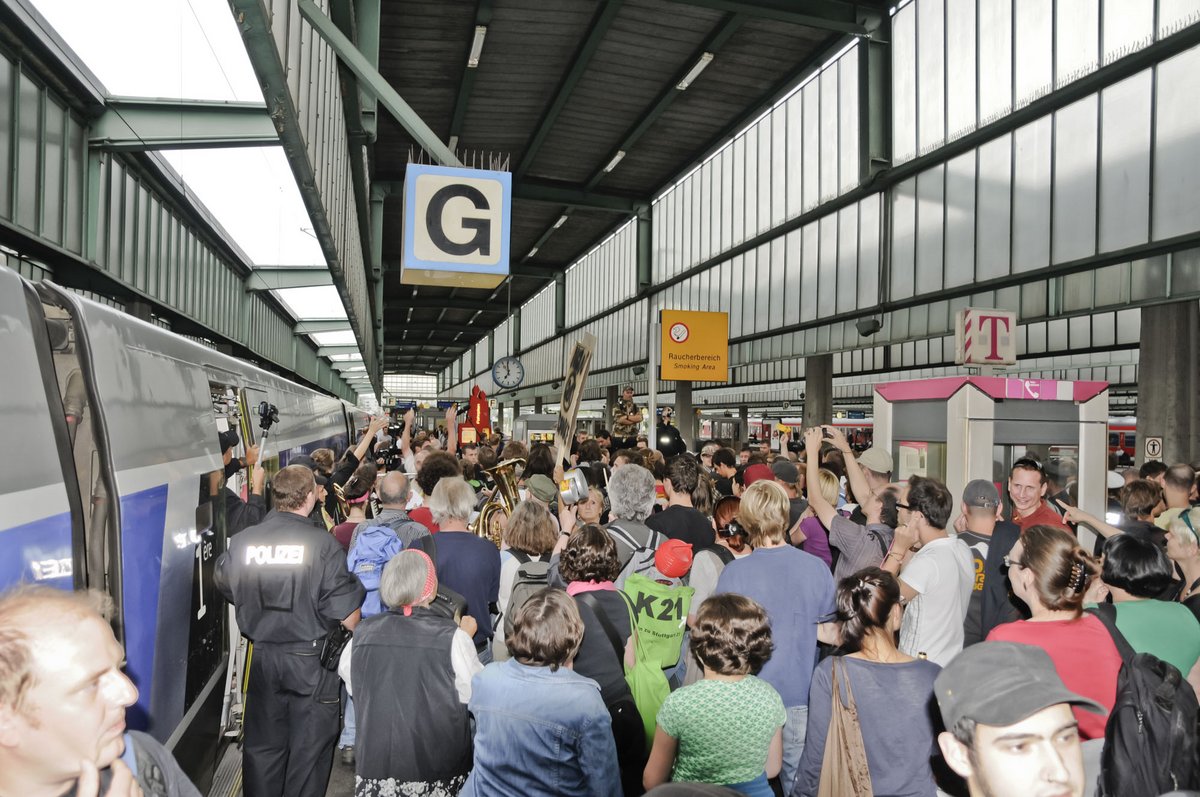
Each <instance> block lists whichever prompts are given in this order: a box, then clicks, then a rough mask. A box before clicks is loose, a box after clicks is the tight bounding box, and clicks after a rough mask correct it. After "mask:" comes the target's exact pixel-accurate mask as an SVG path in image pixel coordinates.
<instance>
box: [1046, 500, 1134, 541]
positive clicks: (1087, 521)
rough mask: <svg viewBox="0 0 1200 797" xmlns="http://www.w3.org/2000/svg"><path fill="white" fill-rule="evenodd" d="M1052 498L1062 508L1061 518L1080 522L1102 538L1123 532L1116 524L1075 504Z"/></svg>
mask: <svg viewBox="0 0 1200 797" xmlns="http://www.w3.org/2000/svg"><path fill="white" fill-rule="evenodd" d="M1054 500H1055V502H1056V503H1057V504H1058V505H1059V506H1061V507H1062V508H1063V520H1065V521H1067V522H1068V523H1082V524H1083V525H1085V526H1087V527H1088V528H1090V529H1093V530H1094V531H1095V532H1096V533H1097V534H1099V535H1100V536H1101V537H1104V538H1108V537H1114V536H1116V535H1117V534H1124V532H1123V531H1121V530H1120V529H1119V528H1117V527H1116V526H1113V525H1110V524H1108V523H1105V522H1104V521H1103V520H1101V519H1100V518H1098V517H1096V516H1095V515H1093V514H1091V513H1090V512H1084V511H1083V510H1082V509H1080V508H1079V507H1077V506H1071V505H1070V504H1064V503H1063V502H1062V501H1060V500H1059V499H1057V498H1056V499H1054Z"/></svg>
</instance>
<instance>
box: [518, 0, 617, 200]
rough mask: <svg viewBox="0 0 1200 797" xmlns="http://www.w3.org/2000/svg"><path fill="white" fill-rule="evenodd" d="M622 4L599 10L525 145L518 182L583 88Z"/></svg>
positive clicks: (612, 0)
mask: <svg viewBox="0 0 1200 797" xmlns="http://www.w3.org/2000/svg"><path fill="white" fill-rule="evenodd" d="M621 3H622V0H608V2H605V3H601V4H600V7H599V8H598V9H596V15H595V16H594V17H592V24H591V25H590V26H589V27H588V32H587V36H586V37H584V40H583V41H582V42H581V43H580V45H579V49H578V50H576V51H575V57H574V58H573V59H572V60H571V68H570V69H568V70H567V73H566V74H565V75H563V78H562V81H560V82H559V84H558V90H557V91H556V92H555V93H554V99H553V100H551V101H550V105H549V106H548V107H547V108H546V112H545V113H544V114H542V118H541V120H540V121H539V122H538V126H537V128H536V129H535V130H534V131H533V135H532V136H531V137H530V138H529V142H528V143H527V144H526V145H525V150H524V152H523V153H522V154H521V163H520V164H519V165H518V166H517V168H516V169H514V170H513V177H514V178H515V179H516V180H519V179H520V178H521V177H522V176H523V175H524V174H525V172H527V171H528V170H529V167H530V166H532V165H533V161H534V159H535V158H536V157H537V153H538V150H540V149H541V148H542V144H544V143H545V142H546V137H547V136H549V135H550V129H551V128H552V127H554V123H555V121H557V120H558V116H559V114H560V113H562V110H563V108H565V107H566V105H567V101H568V100H570V99H571V93H572V92H573V91H574V90H575V87H576V86H577V85H579V81H580V80H582V79H583V75H584V73H585V72H587V68H588V64H590V63H591V61H592V56H593V55H595V54H596V50H597V49H599V47H600V42H602V41H604V36H605V34H607V33H608V29H609V27H611V26H612V23H613V20H615V19H616V18H617V13H618V12H619V11H620V10H621Z"/></svg>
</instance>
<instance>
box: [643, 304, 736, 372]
mask: <svg viewBox="0 0 1200 797" xmlns="http://www.w3.org/2000/svg"><path fill="white" fill-rule="evenodd" d="M659 321H660V325H661V326H662V342H661V346H662V360H661V362H662V365H661V368H660V377H661V378H662V379H664V380H668V381H682V382H728V381H729V313H701V312H695V311H692V310H663V311H662V313H661V315H660V317H659Z"/></svg>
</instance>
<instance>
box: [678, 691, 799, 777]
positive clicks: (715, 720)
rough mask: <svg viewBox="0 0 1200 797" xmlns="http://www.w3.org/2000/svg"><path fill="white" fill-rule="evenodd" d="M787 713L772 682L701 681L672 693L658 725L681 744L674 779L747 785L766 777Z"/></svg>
mask: <svg viewBox="0 0 1200 797" xmlns="http://www.w3.org/2000/svg"><path fill="white" fill-rule="evenodd" d="M786 719H787V711H786V710H785V709H784V707H783V700H782V699H781V698H780V697H779V693H778V692H776V691H775V688H774V687H772V686H771V685H770V684H769V683H767V682H766V681H764V680H762V679H761V678H757V677H755V676H753V675H747V676H746V677H745V678H743V679H742V680H740V681H715V680H705V681H697V682H696V683H694V684H691V685H690V686H685V687H682V688H680V689H677V690H676V691H674V692H672V693H671V696H670V697H668V698H667V700H666V702H665V703H663V706H662V708H661V709H660V710H659V712H658V725H659V727H660V728H662V729H663V731H665V732H666V733H667V734H669V735H671V736H673V737H674V738H676V739H678V740H679V749H678V751H677V752H676V754H675V769H674V771H673V772H672V773H671V780H675V781H692V782H698V783H716V784H727V783H745V782H746V781H748V780H754V779H755V778H757V777H758V776H759V775H761V774H762V773H763V769H764V767H765V766H766V763H767V752H768V751H769V750H770V747H771V739H772V738H773V737H774V736H775V731H777V730H778V729H779V728H781V727H783V723H784V720H786Z"/></svg>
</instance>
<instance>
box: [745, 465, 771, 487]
mask: <svg viewBox="0 0 1200 797" xmlns="http://www.w3.org/2000/svg"><path fill="white" fill-rule="evenodd" d="M760 479H766V480H767V481H775V471H773V470H771V468H770V466H768V465H761V464H760V465H751V466H750V467H748V468H746V472H745V473H743V474H742V481H743V482H744V483H745V485H746V486H747V487H749V486H750V485H752V484H754V483H755V482H756V481H759V480H760Z"/></svg>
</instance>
